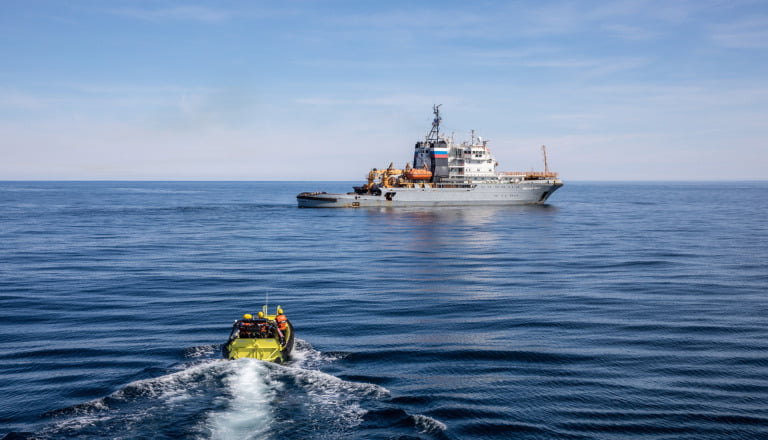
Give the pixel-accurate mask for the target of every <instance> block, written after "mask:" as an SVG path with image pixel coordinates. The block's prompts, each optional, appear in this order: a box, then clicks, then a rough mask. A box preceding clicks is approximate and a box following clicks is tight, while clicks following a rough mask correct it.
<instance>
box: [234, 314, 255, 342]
mask: <svg viewBox="0 0 768 440" xmlns="http://www.w3.org/2000/svg"><path fill="white" fill-rule="evenodd" d="M237 329H238V336H239V337H241V338H252V337H254V334H255V333H256V322H255V321H254V320H253V315H251V314H250V313H246V314H245V315H243V319H241V320H240V321H238V323H237Z"/></svg>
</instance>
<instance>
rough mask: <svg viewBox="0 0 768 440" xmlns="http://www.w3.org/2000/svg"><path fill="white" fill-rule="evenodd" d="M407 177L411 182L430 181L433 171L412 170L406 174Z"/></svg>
mask: <svg viewBox="0 0 768 440" xmlns="http://www.w3.org/2000/svg"><path fill="white" fill-rule="evenodd" d="M405 177H407V178H409V179H411V180H429V179H431V178H432V171H429V170H422V169H410V170H408V171H406V172H405Z"/></svg>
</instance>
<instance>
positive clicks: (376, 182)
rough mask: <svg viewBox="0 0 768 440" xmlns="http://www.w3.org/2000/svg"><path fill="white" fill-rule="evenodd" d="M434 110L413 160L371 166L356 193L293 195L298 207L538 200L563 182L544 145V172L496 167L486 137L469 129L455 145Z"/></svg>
mask: <svg viewBox="0 0 768 440" xmlns="http://www.w3.org/2000/svg"><path fill="white" fill-rule="evenodd" d="M433 113H434V115H435V117H434V119H433V121H432V128H431V130H430V132H429V133H428V134H427V136H425V138H424V140H423V141H419V142H417V143H416V145H415V146H414V153H413V165H411V164H410V163H406V164H405V167H404V168H402V169H396V168H394V163H391V164H390V165H389V167H388V168H386V169H376V168H374V169H372V170H371V171H370V172H369V173H368V180H367V182H366V183H365V184H364V185H362V186H359V187H354V192H349V193H346V194H328V193H321V192H304V193H301V194H299V195H298V196H296V198H297V200H298V203H299V207H307V208H341V207H365V206H433V205H440V206H443V205H472V204H474V205H514V204H541V203H544V202H545V201H546V200H547V199H548V198H549V196H551V195H552V193H553V192H555V191H556V190H557V189H558V188H560V187H561V186H563V183H562V181H561V180H560V179H559V178H558V176H557V173H553V172H550V171H549V166H548V164H547V156H546V147H542V151H543V153H544V171H543V172H535V171H530V172H498V171H496V167H497V166H498V163H497V162H496V159H495V158H494V157H493V156H492V155H491V152H490V149H489V148H488V141H487V140H483V139H482V138H481V137H479V136H475V132H474V131H473V132H472V136H471V139H470V140H469V141H467V142H462V143H461V144H456V143H454V142H453V139H452V137H451V138H449V137H446V136H443V135H441V134H440V123H441V121H442V119H441V116H440V106H439V105H436V106H434V107H433Z"/></svg>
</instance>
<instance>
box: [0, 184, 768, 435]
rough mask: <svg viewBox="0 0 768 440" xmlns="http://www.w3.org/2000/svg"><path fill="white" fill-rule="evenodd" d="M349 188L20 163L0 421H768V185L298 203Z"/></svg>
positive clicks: (700, 426)
mask: <svg viewBox="0 0 768 440" xmlns="http://www.w3.org/2000/svg"><path fill="white" fill-rule="evenodd" d="M351 185H352V182H0V438H2V437H3V436H5V435H7V437H8V438H25V439H225V440H226V439H238V440H246V439H275V440H277V439H280V440H286V439H638V440H640V439H642V440H651V439H655V440H656V439H658V440H661V439H691V440H694V439H695V440H706V439H745V440H746V439H749V440H752V439H765V438H768V216H767V214H768V182H731V183H722V182H721V183H714V182H712V183H680V182H676V183H671V182H668V183H663V182H658V183H610V182H600V183H597V182H594V183H589V182H576V183H571V182H566V185H565V186H564V187H563V188H562V189H560V190H559V191H558V192H557V193H555V194H554V195H553V196H552V197H551V198H550V199H549V204H548V205H543V206H523V207H479V208H478V207H473V208H429V209H415V208H411V209H392V210H390V209H338V210H313V209H299V208H297V206H296V201H295V195H296V194H297V193H299V192H301V191H311V190H321V191H329V192H334V191H348V190H350V187H351ZM265 302H268V304H269V307H270V309H274V307H276V306H277V305H278V304H280V305H282V307H283V308H284V309H285V312H286V314H287V316H288V317H289V318H290V319H291V321H292V322H293V324H294V326H295V329H296V334H297V338H298V340H297V347H296V350H295V352H294V355H293V359H292V360H291V362H289V363H288V364H286V365H276V364H268V363H263V362H260V361H255V360H248V359H243V360H238V361H225V360H222V359H221V345H222V343H223V342H224V341H225V340H226V338H227V336H228V334H229V330H230V327H231V325H232V323H233V321H234V320H235V319H237V318H238V317H240V316H241V315H242V314H243V313H246V312H247V313H255V312H256V311H258V310H259V309H260V308H261V306H262V305H263V304H265ZM11 433H14V434H11ZM19 433H23V434H19Z"/></svg>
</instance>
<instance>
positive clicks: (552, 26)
mask: <svg viewBox="0 0 768 440" xmlns="http://www.w3.org/2000/svg"><path fill="white" fill-rule="evenodd" d="M0 59H2V68H1V69H0V155H1V158H2V160H0V179H3V180H13V179H64V180H68V179H77V180H79V179H84V180H89V179H140V180H144V179H151V180H362V179H363V178H364V176H365V175H366V174H367V172H368V170H369V169H370V168H373V167H383V166H387V165H388V164H389V163H390V162H392V161H394V162H395V164H396V165H398V166H402V165H404V164H405V162H406V161H408V160H410V159H411V156H412V148H413V144H414V143H415V142H416V141H417V140H419V139H420V138H422V137H423V136H424V135H425V134H426V133H427V131H428V130H429V126H430V121H431V117H432V115H431V107H432V105H433V104H443V106H442V111H443V128H444V130H445V131H446V132H453V133H455V136H456V138H457V140H460V139H467V138H468V137H469V132H470V130H472V129H475V130H477V131H478V133H479V134H480V135H481V136H483V137H484V138H488V139H490V140H491V141H490V144H489V145H490V146H491V148H492V151H493V153H494V154H495V155H496V157H497V160H498V162H499V163H500V167H499V169H500V170H503V171H517V170H530V169H541V168H542V167H543V165H542V160H541V150H540V146H541V145H547V149H548V159H549V163H550V168H552V169H553V170H555V171H558V172H560V174H561V177H562V178H563V179H564V180H566V181H567V180H722V179H768V79H767V78H768V3H766V2H765V1H764V0H759V1H740V0H731V1H726V2H723V1H720V0H717V1H710V0H697V1H656V0H647V1H646V0H637V1H615V2H605V1H558V0H553V1H545V2H542V1H477V2H467V1H387V2H366V1H282V2H257V1H218V2H213V1H211V2H206V1H194V2H176V1H163V2H160V1H120V0H114V1H98V0H93V1H82V0H80V1H78V0H73V1H66V2H65V1H36V0H26V1H21V0H19V1H15V0H7V1H3V2H1V3H0Z"/></svg>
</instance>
